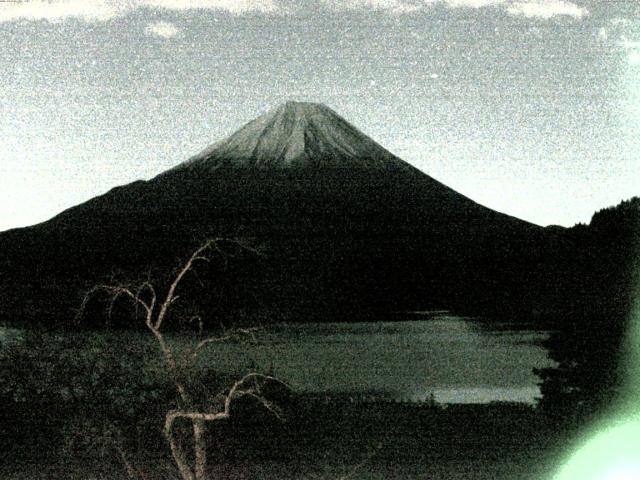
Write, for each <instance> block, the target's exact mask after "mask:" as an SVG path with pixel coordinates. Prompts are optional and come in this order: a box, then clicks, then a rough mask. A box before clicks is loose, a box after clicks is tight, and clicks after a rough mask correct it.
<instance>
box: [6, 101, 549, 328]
mask: <svg viewBox="0 0 640 480" xmlns="http://www.w3.org/2000/svg"><path fill="white" fill-rule="evenodd" d="M559 235H560V233H559V232H558V231H557V230H546V229H544V228H542V227H538V226H536V225H533V224H530V223H527V222H524V221H521V220H518V219H516V218H514V217H510V216H508V215H504V214H501V213H498V212H495V211H493V210H490V209H488V208H485V207H483V206H481V205H479V204H477V203H475V202H473V201H472V200H470V199H469V198H467V197H465V196H463V195H460V194H459V193H457V192H455V191H454V190H452V189H450V188H448V187H446V186H445V185H443V184H441V183H440V182H438V181H436V180H434V179H432V178H431V177H429V176H427V175H425V174H424V173H422V172H420V171H419V170H417V169H415V168H413V167H412V166H410V165H409V164H407V163H406V162H404V161H402V160H400V159H399V158H397V157H396V156H394V155H393V154H391V153H390V152H388V151H387V150H385V149H384V148H383V147H381V146H379V145H378V144H377V143H375V142H374V141H373V140H371V139H370V138H369V137H367V136H366V135H364V134H362V133H361V132H360V131H358V130H357V129H356V128H355V127H353V126H351V125H350V124H349V123H348V122H347V121H346V120H344V119H342V117H340V116H339V115H337V114H336V113H335V112H333V111H332V110H331V109H329V108H327V107H325V106H322V105H317V104H312V103H298V102H287V103H286V104H284V105H282V106H280V107H278V108H276V109H274V110H272V111H270V112H267V113H266V114H265V115H262V116H261V117H258V118H257V119H256V120H254V121H252V122H249V123H248V124H247V125H245V126H244V127H242V128H241V129H240V130H238V132H236V133H235V134H233V135H231V136H230V137H228V138H227V139H224V140H222V141H220V142H217V143H215V144H214V145H212V146H211V147H209V148H207V149H205V150H204V151H203V152H201V153H200V154H198V155H196V156H194V157H192V158H191V159H189V160H188V161H186V162H184V163H182V164H180V165H178V166H177V167H175V168H173V169H171V170H169V171H167V172H165V173H163V174H161V175H159V176H157V177H155V178H154V179H152V180H149V181H138V182H134V183H131V184H129V185H125V186H123V187H118V188H115V189H113V190H111V191H110V192H108V193H106V194H105V195H102V196H99V197H96V198H94V199H92V200H89V201H88V202H85V203H83V204H81V205H79V206H77V207H74V208H71V209H69V210H66V211H64V212H62V213H61V214H59V215H57V216H56V217H54V218H52V219H51V220H49V221H47V222H44V223H42V224H39V225H36V226H34V227H30V228H25V229H18V230H13V231H9V232H5V233H2V234H0V249H1V250H0V251H1V252H2V253H0V266H1V272H2V273H1V277H0V289H1V290H0V294H1V295H2V298H3V302H2V307H0V308H2V310H3V313H4V316H8V315H13V316H18V317H19V318H25V319H31V320H38V319H40V320H43V317H47V318H48V317H55V318H57V319H64V318H66V317H69V315H70V312H71V308H72V307H73V306H75V305H76V304H77V302H78V294H77V292H78V291H80V290H81V289H83V288H88V287H89V286H90V285H91V284H92V283H95V282H99V281H104V280H105V278H108V277H109V276H111V275H112V274H113V273H114V272H116V273H117V276H120V277H122V278H133V277H136V276H137V275H140V273H141V272H146V271H148V270H149V269H150V268H151V269H154V270H157V271H160V270H163V269H164V270H166V269H169V268H170V267H172V266H174V265H175V264H176V262H177V258H178V257H183V258H184V256H185V255H187V254H188V252H189V251H190V250H191V249H192V248H194V247H195V246H196V245H197V244H198V243H199V242H201V241H202V240H203V239H204V238H206V237H210V236H215V237H232V238H235V237H243V238H247V239H250V241H251V242H252V243H253V244H255V245H260V246H261V247H262V250H263V252H264V254H263V255H262V256H261V257H260V258H259V259H254V260H252V261H249V260H246V259H245V261H243V262H239V264H238V266H237V267H234V268H232V269H231V270H230V272H228V274H227V276H226V277H224V278H222V279H221V277H218V279H219V280H221V281H222V283H223V284H224V285H222V286H221V285H218V286H216V287H215V288H213V287H212V290H209V291H206V292H200V293H199V294H198V295H199V296H200V297H204V296H208V297H211V298H213V297H216V298H217V301H216V302H213V301H212V302H210V303H211V304H213V303H215V305H216V306H215V307H212V306H211V304H208V305H207V308H208V309H209V310H212V309H213V310H215V313H216V314H217V315H222V316H234V315H236V314H237V313H238V312H239V311H241V312H242V313H243V314H246V313H247V312H248V311H251V312H253V313H256V312H260V313H259V315H263V316H265V317H268V318H269V319H293V320H305V319H311V318H314V319H328V318H332V319H344V320H347V319H352V318H356V317H361V316H366V317H374V318H378V317H380V316H381V315H383V314H385V312H389V311H396V310H405V309H419V308H430V307H440V308H451V309H457V310H462V311H469V312H478V313H480V312H482V313H485V312H489V313H494V314H500V315H513V314H516V313H518V314H520V313H522V314H523V315H529V314H530V313H531V312H533V311H536V309H538V310H539V303H540V302H541V301H543V299H544V298H545V292H544V290H545V288H547V287H545V282H544V281H543V279H542V276H543V273H542V272H543V270H544V263H545V256H546V253H547V252H548V251H549V248H550V245H552V244H553V243H554V242H556V241H557V238H558V236H559ZM44 321H48V320H46V319H45V320H44Z"/></svg>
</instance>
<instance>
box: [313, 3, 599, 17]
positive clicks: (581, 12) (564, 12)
mask: <svg viewBox="0 0 640 480" xmlns="http://www.w3.org/2000/svg"><path fill="white" fill-rule="evenodd" d="M322 3H323V4H325V5H327V6H329V7H330V8H332V9H333V10H338V11H345V10H364V9H369V10H378V11H385V12H390V13H398V14H402V13H412V12H415V11H418V10H424V9H426V8H428V7H431V6H434V5H445V6H447V7H450V8H471V9H480V8H486V7H497V8H500V9H501V10H502V11H505V12H507V13H508V14H510V15H515V16H522V17H527V18H542V19H550V18H552V17H555V16H569V17H573V18H582V17H584V16H586V15H588V14H589V12H588V11H587V9H586V8H583V7H580V6H579V5H577V4H575V3H573V2H570V1H565V0H322Z"/></svg>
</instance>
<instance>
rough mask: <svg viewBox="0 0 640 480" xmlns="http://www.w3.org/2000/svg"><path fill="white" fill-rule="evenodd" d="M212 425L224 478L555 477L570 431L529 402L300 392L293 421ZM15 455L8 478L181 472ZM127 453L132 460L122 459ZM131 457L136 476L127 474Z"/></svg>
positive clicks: (161, 458)
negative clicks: (421, 401) (443, 404)
mask: <svg viewBox="0 0 640 480" xmlns="http://www.w3.org/2000/svg"><path fill="white" fill-rule="evenodd" d="M237 413H238V415H237V417H236V419H235V420H231V421H229V422H228V423H226V424H223V425H217V426H216V428H215V429H210V430H209V432H208V435H209V439H208V440H209V441H208V444H209V449H210V451H209V455H210V457H209V458H210V472H209V473H210V478H212V479H215V478H220V479H238V480H240V479H262V478H264V479H362V480H365V479H423V480H440V479H442V480H445V479H465V480H466V479H478V480H484V479H487V480H489V479H494V480H497V479H505V480H506V479H518V480H520V479H522V480H525V479H526V480H529V479H530V480H534V479H536V480H538V479H546V478H550V477H551V475H552V472H553V471H554V470H555V469H556V465H555V462H556V460H555V458H557V457H556V453H560V452H561V451H562V438H561V435H559V433H558V432H555V431H554V426H553V425H551V424H550V423H548V422H547V421H546V420H545V419H544V418H543V417H542V416H541V414H540V413H539V412H538V411H536V410H535V409H533V408H530V407H527V406H523V405H509V404H493V405H467V406H462V405H460V406H449V407H448V408H446V409H434V408H429V407H425V406H421V405H415V404H399V403H352V402H351V401H350V400H349V399H348V398H340V399H323V398H308V397H307V398H305V397H293V398H291V399H289V401H288V405H287V421H286V422H284V423H280V422H277V421H275V420H271V419H269V418H267V417H265V416H264V415H262V414H261V413H260V412H256V411H253V412H252V413H250V412H248V411H247V412H237ZM152 443H154V444H155V445H154V446H152V445H150V447H151V448H150V450H149V451H145V450H144V448H142V449H136V451H128V452H117V451H115V450H111V451H109V449H108V448H107V449H105V451H104V452H102V454H97V453H96V452H94V453H93V454H92V455H87V454H86V452H85V454H82V455H69V456H65V457H60V456H58V457H56V458H40V459H34V458H32V459H26V458H22V459H21V460H20V461H12V460H13V459H12V458H11V455H8V456H5V458H4V462H3V463H4V466H3V467H2V468H1V469H0V477H1V478H5V479H18V478H21V479H24V478H28V479H49V478H51V479H53V478H73V479H75V478H78V479H80V478H82V479H88V478H95V479H99V478H101V479H112V478H113V479H127V478H139V479H156V478H158V479H177V478H179V477H178V475H177V473H176V472H175V470H174V469H173V467H172V465H171V461H170V458H169V456H168V454H167V453H166V449H164V448H162V446H161V445H160V444H157V443H156V442H152ZM122 453H125V457H123V456H122ZM124 458H126V460H127V462H129V464H130V467H132V468H133V469H134V470H135V471H136V476H135V477H132V476H130V473H131V472H129V473H128V472H127V469H126V464H125V462H124Z"/></svg>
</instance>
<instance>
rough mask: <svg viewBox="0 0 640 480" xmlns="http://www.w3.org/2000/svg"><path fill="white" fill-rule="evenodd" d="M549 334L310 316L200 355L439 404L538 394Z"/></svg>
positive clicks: (452, 321) (370, 394)
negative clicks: (252, 342)
mask: <svg viewBox="0 0 640 480" xmlns="http://www.w3.org/2000/svg"><path fill="white" fill-rule="evenodd" d="M547 336H548V334H547V333H546V332H541V331H533V330H530V331H527V330H513V329H511V330H510V329H509V328H508V327H507V328H505V327H504V326H502V327H500V328H495V329H491V328H488V327H487V326H486V324H483V323H480V322H475V321H472V320H468V319H464V318H460V317H454V316H448V315H438V316H436V317H434V318H430V319H425V320H418V321H404V322H403V321H399V322H380V323H322V324H320V323H313V324H297V325H287V326H286V327H278V328H272V329H270V330H267V331H266V332H263V333H261V334H260V335H259V338H258V340H259V344H258V345H252V346H250V347H249V348H247V346H246V345H242V344H232V345H225V346H224V348H219V347H216V348H217V349H216V350H215V351H209V352H206V354H205V356H204V358H202V361H203V362H205V363H209V362H215V363H216V364H218V365H224V369H225V370H230V371H233V370H234V369H238V371H240V370H242V369H246V367H247V366H249V367H256V368H257V369H258V370H260V371H271V372H273V374H274V375H276V376H278V377H279V378H282V379H285V380H286V381H288V382H289V383H290V384H291V386H292V387H293V388H294V389H295V390H296V391H301V392H307V393H326V392H328V393H329V394H331V393H344V394H348V395H353V396H354V397H357V398H360V399H365V400H366V399H373V398H387V399H392V400H402V401H424V400H427V399H428V398H429V396H430V395H431V394H433V396H434V398H435V400H436V401H438V402H441V403H480V402H490V401H515V402H527V403H533V402H534V401H535V399H536V397H537V396H539V393H540V391H539V389H538V387H537V381H538V379H537V377H536V376H535V375H534V374H533V372H532V369H533V368H542V367H547V366H552V365H553V362H552V361H551V360H550V359H549V358H548V356H547V352H546V350H545V349H544V348H542V347H540V346H539V342H540V341H541V340H543V339H545V338H547Z"/></svg>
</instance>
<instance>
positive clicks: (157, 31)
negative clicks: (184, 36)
mask: <svg viewBox="0 0 640 480" xmlns="http://www.w3.org/2000/svg"><path fill="white" fill-rule="evenodd" d="M179 31H180V30H178V28H177V27H176V26H175V25H174V24H173V23H170V22H155V23H150V24H149V25H147V28H145V29H144V32H145V33H146V34H147V35H152V36H156V37H162V38H171V37H175V36H176V35H177V34H178V32H179Z"/></svg>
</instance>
